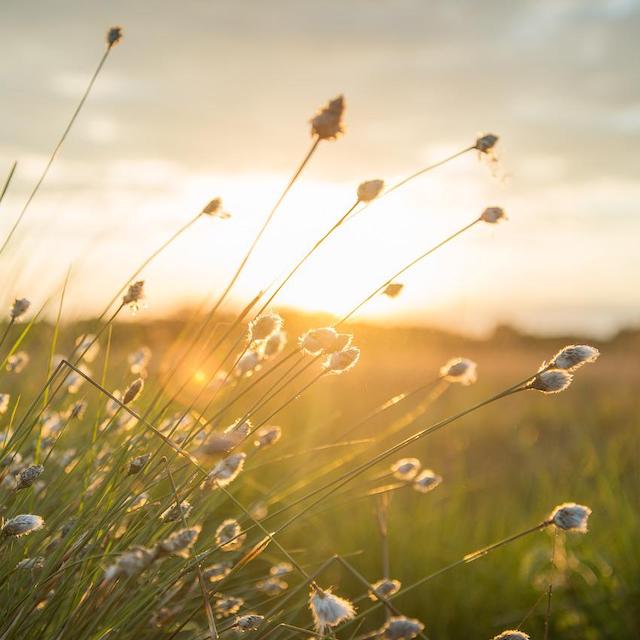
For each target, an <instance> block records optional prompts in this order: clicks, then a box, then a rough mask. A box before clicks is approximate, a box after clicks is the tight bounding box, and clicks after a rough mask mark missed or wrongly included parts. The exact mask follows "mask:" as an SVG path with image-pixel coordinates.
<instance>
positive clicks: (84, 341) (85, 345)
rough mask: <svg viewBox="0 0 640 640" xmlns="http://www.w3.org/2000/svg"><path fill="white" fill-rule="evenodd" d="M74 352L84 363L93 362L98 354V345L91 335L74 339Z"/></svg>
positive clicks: (94, 337)
mask: <svg viewBox="0 0 640 640" xmlns="http://www.w3.org/2000/svg"><path fill="white" fill-rule="evenodd" d="M76 350H77V351H78V353H79V354H80V355H82V359H83V360H84V361H85V362H93V361H94V360H95V359H96V357H97V356H98V353H100V343H99V342H98V341H97V339H96V336H95V335H94V334H93V333H88V334H87V335H83V336H78V337H77V338H76Z"/></svg>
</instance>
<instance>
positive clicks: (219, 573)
mask: <svg viewBox="0 0 640 640" xmlns="http://www.w3.org/2000/svg"><path fill="white" fill-rule="evenodd" d="M232 566H233V565H232V564H231V562H217V563H216V564H212V565H211V566H210V567H207V568H206V569H204V571H203V572H202V574H203V576H204V577H205V578H206V579H207V580H209V582H220V580H222V578H226V577H227V576H228V575H229V573H231V567H232Z"/></svg>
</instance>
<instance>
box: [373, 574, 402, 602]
mask: <svg viewBox="0 0 640 640" xmlns="http://www.w3.org/2000/svg"><path fill="white" fill-rule="evenodd" d="M401 586H402V584H401V583H400V581H399V580H392V579H390V578H382V580H378V582H374V583H373V584H372V585H371V593H369V598H370V599H371V600H373V601H374V602H376V601H377V600H378V598H376V595H378V596H382V597H383V598H388V597H389V596H392V595H393V594H394V593H398V591H400V587H401Z"/></svg>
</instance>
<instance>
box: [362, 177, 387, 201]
mask: <svg viewBox="0 0 640 640" xmlns="http://www.w3.org/2000/svg"><path fill="white" fill-rule="evenodd" d="M383 189H384V180H367V181H366V182H361V183H360V184H359V185H358V200H359V201H360V202H371V201H372V200H375V199H376V198H377V197H378V196H379V195H380V194H381V193H382V190H383Z"/></svg>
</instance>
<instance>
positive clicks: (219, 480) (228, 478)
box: [205, 453, 247, 487]
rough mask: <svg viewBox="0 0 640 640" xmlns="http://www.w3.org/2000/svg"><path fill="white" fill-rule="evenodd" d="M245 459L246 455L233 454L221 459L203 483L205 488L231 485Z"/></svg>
mask: <svg viewBox="0 0 640 640" xmlns="http://www.w3.org/2000/svg"><path fill="white" fill-rule="evenodd" d="M246 458H247V454H246V453H233V454H231V455H230V456H227V457H226V458H223V459H222V460H220V462H218V463H217V464H216V465H215V466H214V467H213V469H211V471H210V472H209V475H208V476H207V479H206V480H205V483H206V484H207V486H215V485H218V486H220V487H226V486H227V485H229V484H231V483H232V482H233V481H234V480H235V479H236V478H237V477H238V474H239V473H240V472H241V471H242V469H243V467H244V462H245V460H246Z"/></svg>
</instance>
